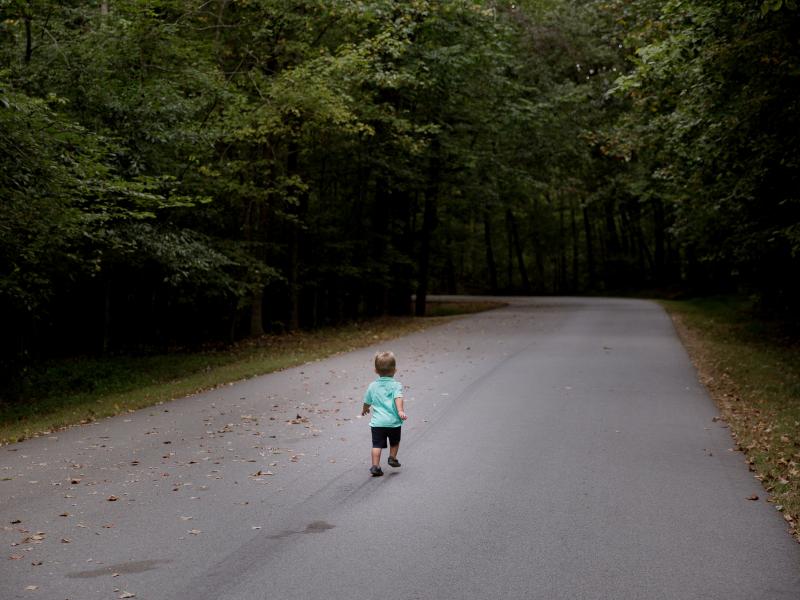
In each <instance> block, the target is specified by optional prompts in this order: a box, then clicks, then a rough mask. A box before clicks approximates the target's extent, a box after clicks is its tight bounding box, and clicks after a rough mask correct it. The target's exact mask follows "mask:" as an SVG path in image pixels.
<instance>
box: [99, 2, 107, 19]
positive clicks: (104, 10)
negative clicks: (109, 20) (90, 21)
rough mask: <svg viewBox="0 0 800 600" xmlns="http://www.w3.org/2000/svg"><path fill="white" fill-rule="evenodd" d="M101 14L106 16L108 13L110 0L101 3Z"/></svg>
mask: <svg viewBox="0 0 800 600" xmlns="http://www.w3.org/2000/svg"><path fill="white" fill-rule="evenodd" d="M100 14H101V15H103V16H104V17H105V16H106V15H108V0H103V1H102V2H101V3H100Z"/></svg>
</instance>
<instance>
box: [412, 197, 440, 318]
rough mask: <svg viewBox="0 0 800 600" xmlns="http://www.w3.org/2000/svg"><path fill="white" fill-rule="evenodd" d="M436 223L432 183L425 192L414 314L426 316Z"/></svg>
mask: <svg viewBox="0 0 800 600" xmlns="http://www.w3.org/2000/svg"><path fill="white" fill-rule="evenodd" d="M435 221H436V183H433V182H431V184H430V185H429V186H428V189H427V190H426V191H425V209H424V211H423V216H422V239H421V245H420V255H419V265H418V266H419V272H418V278H417V301H416V306H415V308H414V314H416V315H417V316H418V317H424V316H425V307H426V303H427V301H428V269H429V266H430V265H429V263H430V252H431V234H432V233H433V229H434V227H435Z"/></svg>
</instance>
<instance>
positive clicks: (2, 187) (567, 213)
mask: <svg viewBox="0 0 800 600" xmlns="http://www.w3.org/2000/svg"><path fill="white" fill-rule="evenodd" d="M798 32H800V9H798V3H797V2H796V1H795V0H660V1H659V0H519V1H517V2H514V3H511V2H505V1H500V0H498V1H490V0H441V1H438V0H408V1H404V2H400V1H395V0H315V1H310V0H207V1H205V0H105V1H91V0H62V1H59V2H55V1H52V0H0V159H1V160H2V163H1V166H0V315H2V316H1V317H0V319H2V336H0V356H1V358H2V365H3V370H4V371H5V372H6V373H8V372H9V371H13V370H15V369H17V368H18V367H19V366H20V365H22V364H24V363H25V362H26V361H30V360H35V359H39V358H42V357H48V356H58V355H62V356H63V355H70V354H77V353H114V352H131V351H137V352H141V351H150V350H153V349H163V348H169V347H175V346H181V345H191V344H198V343H203V342H207V341H211V340H222V341H225V340H234V339H239V338H242V337H246V336H255V335H260V334H262V333H264V332H275V331H284V330H291V329H296V328H310V327H317V326H321V325H327V324H335V323H340V322H342V321H346V320H352V319H355V318H361V317H368V316H374V315H383V314H405V313H411V312H416V313H417V314H421V313H423V312H424V310H425V298H426V295H427V294H428V293H434V292H447V293H467V292H468V293H504V294H583V293H605V294H611V293H620V292H630V291H635V290H662V291H663V290H672V291H691V292H693V293H717V292H730V291H738V292H745V293H748V294H752V295H754V296H756V297H758V299H759V301H760V303H761V304H762V306H764V307H766V308H768V309H769V310H773V311H784V312H785V311H789V310H791V309H792V308H794V307H797V306H798V299H800V269H799V268H798V267H800V177H799V174H800V34H799V33H798ZM414 295H416V304H413V303H412V298H413V297H414Z"/></svg>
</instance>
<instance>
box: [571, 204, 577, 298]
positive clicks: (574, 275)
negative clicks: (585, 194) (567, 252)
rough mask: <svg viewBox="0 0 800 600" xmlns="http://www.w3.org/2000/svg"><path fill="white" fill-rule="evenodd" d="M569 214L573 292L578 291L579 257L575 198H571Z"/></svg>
mask: <svg viewBox="0 0 800 600" xmlns="http://www.w3.org/2000/svg"><path fill="white" fill-rule="evenodd" d="M569 216H570V220H571V222H572V290H571V291H572V292H577V291H578V285H579V268H580V265H579V259H578V241H579V240H578V222H577V219H576V217H575V200H570V203H569Z"/></svg>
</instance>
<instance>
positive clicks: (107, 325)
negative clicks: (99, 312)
mask: <svg viewBox="0 0 800 600" xmlns="http://www.w3.org/2000/svg"><path fill="white" fill-rule="evenodd" d="M111 291H112V289H111V280H110V279H108V280H106V283H105V286H104V288H103V340H102V351H103V354H104V355H105V354H108V352H109V350H111Z"/></svg>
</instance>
